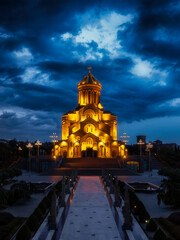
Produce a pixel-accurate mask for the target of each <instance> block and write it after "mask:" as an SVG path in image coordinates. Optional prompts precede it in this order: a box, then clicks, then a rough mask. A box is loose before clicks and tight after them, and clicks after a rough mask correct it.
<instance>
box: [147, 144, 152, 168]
mask: <svg viewBox="0 0 180 240" xmlns="http://www.w3.org/2000/svg"><path fill="white" fill-rule="evenodd" d="M152 148H153V144H152V143H151V142H148V144H147V145H146V151H148V152H149V171H151V149H152Z"/></svg>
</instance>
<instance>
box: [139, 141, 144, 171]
mask: <svg viewBox="0 0 180 240" xmlns="http://www.w3.org/2000/svg"><path fill="white" fill-rule="evenodd" d="M137 144H138V145H139V147H140V165H139V171H140V172H144V167H143V160H142V145H143V144H144V142H143V141H142V139H140V140H139V142H138V143H137Z"/></svg>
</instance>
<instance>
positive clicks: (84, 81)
mask: <svg viewBox="0 0 180 240" xmlns="http://www.w3.org/2000/svg"><path fill="white" fill-rule="evenodd" d="M85 84H93V85H99V86H101V84H100V82H99V81H98V80H97V79H96V78H95V77H94V76H93V75H92V74H91V72H90V71H89V72H88V74H87V75H86V76H85V77H84V78H83V79H82V80H81V81H80V83H79V84H78V86H80V85H85Z"/></svg>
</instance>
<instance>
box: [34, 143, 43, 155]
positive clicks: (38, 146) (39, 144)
mask: <svg viewBox="0 0 180 240" xmlns="http://www.w3.org/2000/svg"><path fill="white" fill-rule="evenodd" d="M35 145H36V146H37V148H38V151H37V156H38V158H39V148H40V146H41V145H42V143H41V142H40V141H39V140H37V141H36V142H35Z"/></svg>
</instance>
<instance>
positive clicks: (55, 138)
mask: <svg viewBox="0 0 180 240" xmlns="http://www.w3.org/2000/svg"><path fill="white" fill-rule="evenodd" d="M49 137H50V138H52V142H53V143H54V158H56V153H55V143H56V142H58V140H57V138H58V136H56V133H53V135H52V136H49Z"/></svg>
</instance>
